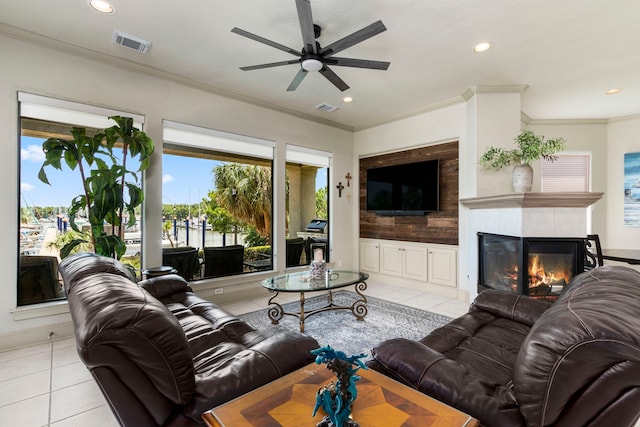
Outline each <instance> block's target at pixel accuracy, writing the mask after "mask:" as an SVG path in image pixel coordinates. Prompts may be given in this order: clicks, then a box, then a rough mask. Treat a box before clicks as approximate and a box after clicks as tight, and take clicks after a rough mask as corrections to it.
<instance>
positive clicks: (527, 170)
mask: <svg viewBox="0 0 640 427" xmlns="http://www.w3.org/2000/svg"><path fill="white" fill-rule="evenodd" d="M511 177H512V180H513V191H514V193H527V192H529V191H531V185H532V184H533V168H532V167H531V165H527V164H524V163H521V164H519V165H517V166H515V167H514V168H513V172H512V175H511Z"/></svg>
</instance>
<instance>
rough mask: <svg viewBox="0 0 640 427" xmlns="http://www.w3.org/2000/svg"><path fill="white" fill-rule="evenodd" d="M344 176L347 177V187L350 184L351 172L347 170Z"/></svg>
mask: <svg viewBox="0 0 640 427" xmlns="http://www.w3.org/2000/svg"><path fill="white" fill-rule="evenodd" d="M344 177H345V178H347V187H349V186H350V184H351V178H353V177H352V176H351V174H350V173H349V172H347V174H346V175H345V176H344Z"/></svg>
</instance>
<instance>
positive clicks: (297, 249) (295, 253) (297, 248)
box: [287, 237, 304, 267]
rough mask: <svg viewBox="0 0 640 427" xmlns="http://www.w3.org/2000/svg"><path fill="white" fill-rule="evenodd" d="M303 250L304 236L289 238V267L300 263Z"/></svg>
mask: <svg viewBox="0 0 640 427" xmlns="http://www.w3.org/2000/svg"><path fill="white" fill-rule="evenodd" d="M303 250H304V239H303V238H302V237H297V238H295V239H287V267H295V266H298V265H300V257H301V256H302V251H303Z"/></svg>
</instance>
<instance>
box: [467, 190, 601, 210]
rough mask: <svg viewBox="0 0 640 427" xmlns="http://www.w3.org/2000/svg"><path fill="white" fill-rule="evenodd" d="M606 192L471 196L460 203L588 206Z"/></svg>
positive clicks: (475, 206)
mask: <svg viewBox="0 0 640 427" xmlns="http://www.w3.org/2000/svg"><path fill="white" fill-rule="evenodd" d="M603 194H604V193H592V192H563V193H538V192H535V193H534V192H528V193H510V194H497V195H493V196H481V197H469V198H466V199H460V203H462V204H463V205H464V206H466V207H468V208H469V209H495V208H586V207H588V206H591V205H592V204H594V203H596V202H597V201H598V200H600V199H601V198H602V196H603Z"/></svg>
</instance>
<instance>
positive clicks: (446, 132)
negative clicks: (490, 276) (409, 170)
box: [352, 102, 475, 292]
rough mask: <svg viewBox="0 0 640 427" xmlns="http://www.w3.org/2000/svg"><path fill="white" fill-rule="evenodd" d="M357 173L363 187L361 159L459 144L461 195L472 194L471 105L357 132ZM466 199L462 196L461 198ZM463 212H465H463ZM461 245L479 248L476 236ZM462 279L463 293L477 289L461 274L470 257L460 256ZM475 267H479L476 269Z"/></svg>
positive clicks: (460, 241)
mask: <svg viewBox="0 0 640 427" xmlns="http://www.w3.org/2000/svg"><path fill="white" fill-rule="evenodd" d="M353 141H354V143H353V149H354V156H353V170H354V171H355V173H352V175H354V176H355V177H356V178H355V182H354V183H353V185H354V186H355V188H359V182H357V180H358V177H359V173H358V171H359V159H360V158H361V157H369V156H372V155H377V154H382V153H387V152H394V151H401V150H407V149H411V148H417V147H424V146H427V145H433V144H439V143H443V142H450V141H459V146H458V148H459V149H458V154H459V159H458V162H459V165H460V167H459V174H460V175H459V194H471V193H472V192H473V191H475V190H473V187H474V185H475V179H474V178H473V175H472V174H473V173H474V172H473V169H471V168H470V167H464V165H469V164H471V163H473V162H474V160H473V153H475V149H474V148H473V147H471V146H470V145H469V144H470V143H469V133H468V125H467V106H466V104H465V103H462V102H461V103H459V104H455V105H451V106H449V107H445V108H442V109H439V110H435V111H430V112H427V113H422V114H418V115H416V116H413V117H409V118H406V119H402V120H398V121H395V122H392V123H388V124H385V125H381V126H377V127H374V128H370V129H366V130H362V131H359V132H356V133H355V134H354V137H353ZM461 197H462V196H461ZM460 212H462V209H460ZM353 216H354V222H355V223H356V224H358V222H359V209H358V205H357V203H356V204H355V205H354V210H353ZM459 220H460V221H461V222H460V223H459V229H460V230H462V229H464V228H463V225H462V221H463V220H464V219H463V218H460V219H459ZM358 239H359V229H358V227H357V226H356V227H355V228H354V233H353V240H354V242H357V241H358ZM458 245H459V247H460V248H466V247H469V245H475V236H472V238H471V237H470V236H468V235H464V234H459V239H458ZM357 250H358V247H357V244H354V259H357V258H356V255H357ZM459 260H460V262H459V265H458V272H459V274H458V277H459V289H460V290H462V291H463V292H465V291H467V290H468V289H471V287H472V286H473V287H475V283H473V284H472V285H471V284H469V283H468V281H467V280H466V276H465V277H463V276H461V275H460V272H463V271H466V270H467V268H468V267H467V265H466V264H467V263H468V262H469V260H468V257H466V256H463V255H462V252H461V254H460V255H459ZM474 268H475V267H474Z"/></svg>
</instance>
